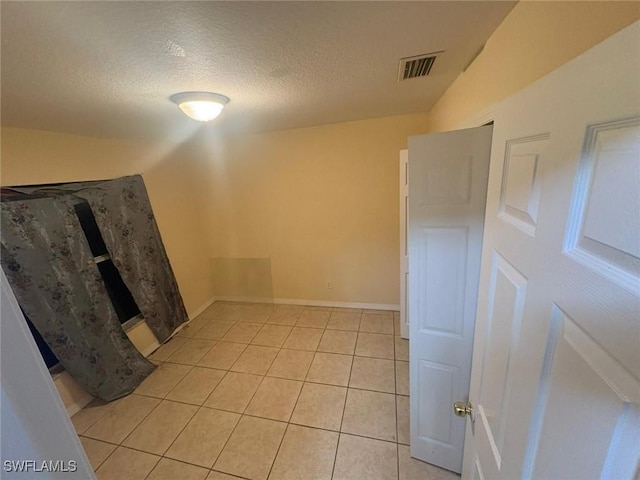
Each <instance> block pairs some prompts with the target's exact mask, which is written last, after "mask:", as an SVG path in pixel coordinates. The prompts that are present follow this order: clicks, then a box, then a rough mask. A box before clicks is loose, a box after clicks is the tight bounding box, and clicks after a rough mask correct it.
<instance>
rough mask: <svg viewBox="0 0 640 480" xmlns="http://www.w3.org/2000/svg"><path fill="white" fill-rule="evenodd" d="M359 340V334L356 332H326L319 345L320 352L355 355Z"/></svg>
mask: <svg viewBox="0 0 640 480" xmlns="http://www.w3.org/2000/svg"><path fill="white" fill-rule="evenodd" d="M357 338H358V334H357V333H356V332H343V331H340V330H325V331H324V334H323V335H322V339H321V340H320V344H319V345H318V351H319V352H329V353H346V354H347V355H353V352H354V350H355V349H356V340H357Z"/></svg>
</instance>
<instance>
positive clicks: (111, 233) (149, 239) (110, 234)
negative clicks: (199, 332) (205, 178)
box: [15, 175, 189, 343]
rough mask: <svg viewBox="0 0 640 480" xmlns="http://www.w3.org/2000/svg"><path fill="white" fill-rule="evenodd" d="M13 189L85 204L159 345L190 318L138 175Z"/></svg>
mask: <svg viewBox="0 0 640 480" xmlns="http://www.w3.org/2000/svg"><path fill="white" fill-rule="evenodd" d="M15 190H17V191H20V192H23V193H29V194H37V195H49V196H55V195H61V194H73V195H76V196H77V197H80V198H83V199H85V200H87V202H89V205H90V207H91V210H92V211H93V215H94V217H95V219H96V223H97V224H98V228H99V230H100V233H101V234H102V238H103V239H104V241H105V244H106V246H107V250H108V251H109V255H110V256H111V259H112V261H113V263H114V265H115V266H116V268H117V269H118V271H119V272H120V275H121V277H122V280H123V281H124V283H125V285H126V286H127V288H128V289H129V291H130V292H131V295H132V296H133V299H134V300H135V302H136V304H137V305H138V308H139V309H140V312H141V313H142V315H143V317H144V318H145V320H146V322H147V325H148V326H149V328H150V329H151V331H152V332H153V333H154V334H155V336H156V337H157V338H158V341H159V342H160V343H162V342H164V341H165V340H167V339H168V338H169V337H170V336H171V334H172V333H173V332H174V330H175V329H176V328H177V327H178V326H179V325H181V324H183V323H185V322H187V321H188V320H189V317H188V315H187V311H186V309H185V307H184V303H183V301H182V296H181V295H180V291H179V290H178V284H177V282H176V279H175V276H174V274H173V270H172V268H171V264H170V263H169V258H168V257H167V253H166V251H165V248H164V244H163V243H162V238H161V237H160V231H159V230H158V225H157V223H156V220H155V217H154V215H153V210H152V208H151V202H150V201H149V196H148V195H147V190H146V188H145V186H144V181H143V179H142V176H141V175H132V176H128V177H121V178H116V179H114V180H105V181H92V182H74V183H66V184H57V185H52V186H47V187H21V188H16V189H15Z"/></svg>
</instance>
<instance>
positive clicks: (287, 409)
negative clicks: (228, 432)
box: [244, 377, 302, 422]
mask: <svg viewBox="0 0 640 480" xmlns="http://www.w3.org/2000/svg"><path fill="white" fill-rule="evenodd" d="M301 388H302V382H298V381H295V380H285V379H282V378H271V377H265V378H264V380H262V383H261V384H260V387H258V390H257V391H256V394H255V395H254V396H253V399H252V400H251V403H249V406H248V407H247V409H246V410H245V412H244V413H245V415H254V416H256V417H263V418H270V419H271V420H281V421H283V422H288V421H289V418H290V417H291V413H292V412H293V407H294V406H295V404H296V400H298V395H299V394H300V389H301Z"/></svg>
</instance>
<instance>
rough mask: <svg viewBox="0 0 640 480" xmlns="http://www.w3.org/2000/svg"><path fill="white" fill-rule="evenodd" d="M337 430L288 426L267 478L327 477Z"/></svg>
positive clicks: (277, 479)
mask: <svg viewBox="0 0 640 480" xmlns="http://www.w3.org/2000/svg"><path fill="white" fill-rule="evenodd" d="M337 447H338V433H335V432H325V431H323V430H317V429H315V428H306V427H298V426H296V425H289V427H288V428H287V433H285V436H284V439H283V440H282V445H281V446H280V450H279V451H278V456H277V457H276V461H275V462H274V464H273V468H272V470H271V474H270V475H269V480H301V479H314V480H331V474H332V471H333V460H334V458H335V454H336V449H337Z"/></svg>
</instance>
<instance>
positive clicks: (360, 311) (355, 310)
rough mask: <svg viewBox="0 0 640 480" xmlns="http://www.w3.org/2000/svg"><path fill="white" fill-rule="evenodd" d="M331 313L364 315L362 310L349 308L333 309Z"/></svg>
mask: <svg viewBox="0 0 640 480" xmlns="http://www.w3.org/2000/svg"><path fill="white" fill-rule="evenodd" d="M331 312H338V313H340V312H342V313H359V314H360V315H362V309H361V308H348V307H332V308H331Z"/></svg>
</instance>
